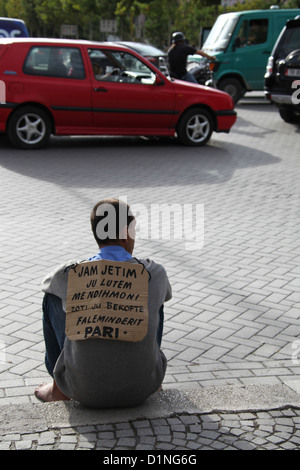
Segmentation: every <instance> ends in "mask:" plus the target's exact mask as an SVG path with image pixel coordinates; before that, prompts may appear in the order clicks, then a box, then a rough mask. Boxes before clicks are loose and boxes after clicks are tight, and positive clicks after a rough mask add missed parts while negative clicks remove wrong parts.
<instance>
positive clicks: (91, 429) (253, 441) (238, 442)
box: [0, 409, 300, 463]
mask: <svg viewBox="0 0 300 470" xmlns="http://www.w3.org/2000/svg"><path fill="white" fill-rule="evenodd" d="M299 446H300V410H293V409H286V410H274V411H268V412H265V411H264V412H255V413H253V412H251V413H250V412H244V413H218V414H217V413H214V414H207V415H206V414H205V415H195V414H193V415H190V414H181V415H178V416H175V417H172V418H163V419H155V420H136V421H130V422H126V423H116V424H105V425H96V426H82V427H75V428H70V427H69V428H60V429H51V430H45V431H43V432H36V433H32V434H23V435H21V434H20V433H18V432H17V430H16V432H15V433H14V434H7V435H4V436H2V437H1V443H0V450H111V451H122V450H144V451H152V450H156V451H162V452H163V453H167V452H168V451H174V450H176V451H182V450H186V451H188V452H189V454H191V453H193V451H194V452H196V451H199V450H297V449H299ZM116 455H119V454H116ZM125 455H126V454H125ZM148 455H149V453H148ZM150 455H151V454H150ZM151 463H153V462H151Z"/></svg>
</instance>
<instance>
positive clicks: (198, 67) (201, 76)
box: [187, 61, 216, 88]
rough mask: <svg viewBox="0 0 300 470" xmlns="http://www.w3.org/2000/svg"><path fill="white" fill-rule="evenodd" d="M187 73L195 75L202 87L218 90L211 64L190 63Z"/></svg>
mask: <svg viewBox="0 0 300 470" xmlns="http://www.w3.org/2000/svg"><path fill="white" fill-rule="evenodd" d="M187 71H188V72H190V73H191V74H193V76H194V77H195V79H196V80H197V82H198V83H199V84H200V85H206V86H209V87H211V88H216V85H215V81H214V74H213V71H212V69H211V65H210V62H206V61H205V62H204V61H203V62H189V63H188V65H187Z"/></svg>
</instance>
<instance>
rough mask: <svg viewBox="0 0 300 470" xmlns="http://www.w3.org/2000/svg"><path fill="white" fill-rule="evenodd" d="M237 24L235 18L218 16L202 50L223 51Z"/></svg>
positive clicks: (236, 18)
mask: <svg viewBox="0 0 300 470" xmlns="http://www.w3.org/2000/svg"><path fill="white" fill-rule="evenodd" d="M237 22H238V17H237V16H229V17H228V16H227V15H220V16H219V17H218V18H217V21H216V22H215V24H214V26H213V27H212V30H211V31H210V33H209V35H208V37H207V39H206V41H205V43H204V45H203V49H205V50H214V51H225V49H226V48H227V46H228V44H229V41H230V39H231V36H232V34H233V31H234V28H235V26H236V24H237Z"/></svg>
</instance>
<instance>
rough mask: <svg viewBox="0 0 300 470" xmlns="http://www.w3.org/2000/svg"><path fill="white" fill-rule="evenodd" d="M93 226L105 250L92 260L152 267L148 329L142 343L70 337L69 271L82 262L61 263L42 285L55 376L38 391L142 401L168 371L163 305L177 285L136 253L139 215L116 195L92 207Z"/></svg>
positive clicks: (84, 400) (121, 402)
mask: <svg viewBox="0 0 300 470" xmlns="http://www.w3.org/2000/svg"><path fill="white" fill-rule="evenodd" d="M111 208H113V211H111V210H109V211H108V210H107V209H111ZM108 213H109V218H108ZM111 214H113V220H112V218H111ZM107 220H108V223H106V222H107ZM91 225H92V231H93V234H94V237H95V239H96V242H97V244H98V246H99V248H100V251H99V252H98V254H97V255H95V256H94V257H93V258H90V261H97V260H102V259H105V260H112V261H121V262H126V263H132V264H133V265H134V264H142V265H143V266H144V267H145V269H146V270H147V272H148V274H149V281H148V330H147V334H146V336H145V337H144V339H142V340H141V341H137V342H130V341H116V340H114V339H103V338H88V339H86V340H70V339H69V338H68V337H67V336H66V335H65V324H66V293H67V284H68V273H69V271H70V269H71V268H72V267H73V266H74V264H76V263H79V262H81V261H75V262H74V261H72V262H69V263H66V264H64V265H61V266H59V267H58V268H57V269H56V270H55V271H54V272H53V273H51V274H50V275H49V276H48V277H47V278H46V279H45V280H44V282H43V284H42V290H43V291H44V292H45V296H44V301H43V313H44V316H43V327H44V337H45V345H46V361H45V362H46V367H47V370H48V372H49V374H50V375H51V376H52V377H53V379H54V380H53V382H52V383H49V384H43V385H41V386H39V387H38V388H37V389H36V390H35V395H36V396H37V397H38V398H39V399H41V400H43V401H58V400H69V399H74V400H76V401H78V402H80V403H81V404H82V405H84V406H87V407H92V408H110V407H130V406H136V405H139V404H141V403H142V402H143V401H144V400H145V399H147V398H148V397H149V396H150V395H151V394H153V393H154V392H156V391H157V390H158V389H159V388H160V386H161V383H162V381H163V378H164V375H165V371H166V365H167V361H166V358H165V356H164V354H163V352H162V351H161V349H160V343H161V337H162V321H163V304H164V302H165V301H167V300H169V299H170V298H171V287H170V284H169V281H168V277H167V274H166V271H165V269H164V268H163V266H161V265H159V264H157V263H155V262H154V261H152V260H149V259H137V258H134V257H133V256H132V253H133V248H134V238H135V218H134V216H133V214H132V212H131V210H130V207H129V206H128V205H127V204H125V203H124V202H122V201H119V200H116V199H107V200H103V201H100V202H99V203H98V204H96V206H95V207H94V208H93V210H92V213H91ZM103 227H105V233H104V230H103ZM111 227H112V228H113V230H111Z"/></svg>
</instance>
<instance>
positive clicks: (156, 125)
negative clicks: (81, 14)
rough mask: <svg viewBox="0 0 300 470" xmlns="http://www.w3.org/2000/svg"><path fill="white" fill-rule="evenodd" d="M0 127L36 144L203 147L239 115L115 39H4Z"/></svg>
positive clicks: (216, 94)
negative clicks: (130, 140) (127, 142)
mask: <svg viewBox="0 0 300 470" xmlns="http://www.w3.org/2000/svg"><path fill="white" fill-rule="evenodd" d="M1 83H2V85H3V84H4V87H5V102H3V99H2V100H1V99H0V102H1V101H2V102H1V104H0V132H3V133H7V135H8V137H9V139H10V140H11V142H12V143H13V144H14V145H15V146H16V147H19V148H25V149H36V148H41V147H43V146H45V145H46V143H47V141H48V139H49V137H50V135H51V134H54V135H130V136H135V135H143V136H175V135H177V136H178V138H179V140H180V141H181V142H182V143H183V144H185V145H204V144H205V143H206V142H208V140H209V139H210V136H211V134H212V132H213V131H216V132H229V131H230V129H231V127H232V126H233V124H234V123H235V121H236V112H235V111H234V104H233V101H232V99H231V97H230V96H229V95H228V94H226V93H224V92H221V91H219V90H215V89H211V88H208V87H203V86H201V85H194V84H191V83H187V82H182V81H179V80H169V79H168V78H167V77H166V76H165V75H163V74H162V73H161V72H160V71H159V70H158V69H157V68H156V67H155V66H154V65H153V64H151V63H150V62H149V61H147V59H145V58H143V57H142V56H140V55H139V54H138V53H136V52H135V51H133V50H131V49H128V48H126V47H124V46H121V45H116V44H112V43H94V42H89V41H71V40H61V39H37V38H33V39H32V38H27V39H1V40H0V84H1Z"/></svg>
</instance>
